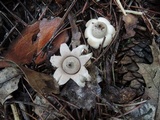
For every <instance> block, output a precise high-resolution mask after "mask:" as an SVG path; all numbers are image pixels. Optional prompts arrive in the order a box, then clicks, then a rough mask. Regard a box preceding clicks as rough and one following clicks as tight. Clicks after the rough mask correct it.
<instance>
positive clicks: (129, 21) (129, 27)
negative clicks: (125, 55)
mask: <svg viewBox="0 0 160 120" xmlns="http://www.w3.org/2000/svg"><path fill="white" fill-rule="evenodd" d="M123 21H124V22H125V25H124V26H125V29H126V34H125V35H124V36H123V38H124V39H127V38H130V37H133V36H134V35H135V31H134V28H136V26H137V23H138V19H137V17H136V16H134V15H132V14H127V15H126V16H125V15H124V16H123Z"/></svg>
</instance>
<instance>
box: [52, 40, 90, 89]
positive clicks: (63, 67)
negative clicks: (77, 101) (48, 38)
mask: <svg viewBox="0 0 160 120" xmlns="http://www.w3.org/2000/svg"><path fill="white" fill-rule="evenodd" d="M83 50H87V51H88V48H87V46H86V45H80V46H78V47H77V48H74V49H73V50H72V51H70V49H69V47H68V45H67V44H66V43H63V44H61V46H60V54H61V56H56V55H54V56H52V57H51V58H50V62H51V63H52V66H54V67H57V69H56V71H55V72H54V74H53V77H54V78H55V79H56V81H57V82H58V84H59V85H64V84H65V83H67V82H68V81H69V80H70V79H72V80H73V81H75V82H76V83H77V85H79V86H80V87H84V86H85V81H90V79H91V76H90V75H89V73H88V70H87V69H86V68H85V66H84V65H85V64H86V62H87V61H88V60H89V59H90V58H91V57H92V53H89V54H86V55H82V52H83Z"/></svg>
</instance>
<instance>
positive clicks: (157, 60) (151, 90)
mask: <svg viewBox="0 0 160 120" xmlns="http://www.w3.org/2000/svg"><path fill="white" fill-rule="evenodd" d="M150 47H151V49H152V55H153V63H152V64H144V63H138V66H139V72H140V73H141V74H142V76H143V77H144V79H145V82H146V85H147V87H146V91H145V92H146V94H147V95H148V96H149V97H150V100H149V102H150V104H151V105H154V106H155V107H156V109H157V116H156V118H157V120H159V119H160V116H159V115H158V113H160V94H159V93H160V50H159V48H158V46H157V45H156V43H155V41H154V40H153V43H152V45H151V46H150Z"/></svg>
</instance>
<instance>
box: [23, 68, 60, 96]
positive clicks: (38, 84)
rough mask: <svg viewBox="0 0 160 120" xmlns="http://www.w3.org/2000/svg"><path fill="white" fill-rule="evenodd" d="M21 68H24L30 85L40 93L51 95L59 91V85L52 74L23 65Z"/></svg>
mask: <svg viewBox="0 0 160 120" xmlns="http://www.w3.org/2000/svg"><path fill="white" fill-rule="evenodd" d="M21 69H22V70H23V72H24V74H25V77H26V80H27V82H28V83H29V85H30V86H31V87H32V88H33V89H34V90H35V91H36V92H38V93H39V94H41V95H49V94H52V93H54V94H58V93H59V85H58V83H57V82H56V80H55V79H54V78H53V77H52V76H50V75H47V74H44V73H40V72H36V71H34V70H31V69H29V68H25V67H23V66H21Z"/></svg>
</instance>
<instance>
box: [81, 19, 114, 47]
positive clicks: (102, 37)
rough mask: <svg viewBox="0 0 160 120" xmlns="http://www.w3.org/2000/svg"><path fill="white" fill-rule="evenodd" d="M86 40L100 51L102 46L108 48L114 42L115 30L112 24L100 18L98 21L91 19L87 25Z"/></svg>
mask: <svg viewBox="0 0 160 120" xmlns="http://www.w3.org/2000/svg"><path fill="white" fill-rule="evenodd" d="M84 34H85V38H88V39H87V42H88V44H89V45H90V46H92V47H93V48H95V49H98V48H99V46H100V45H102V44H103V46H102V47H106V46H107V45H109V44H110V42H111V41H112V39H113V37H114V35H115V28H114V27H113V26H112V25H111V24H110V22H109V21H108V20H107V19H105V18H103V17H99V18H98V19H91V20H89V21H88V22H87V23H86V29H85V33H84Z"/></svg>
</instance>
